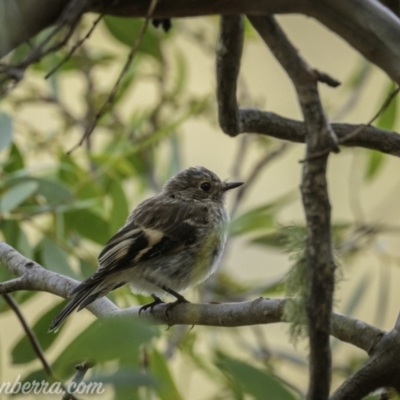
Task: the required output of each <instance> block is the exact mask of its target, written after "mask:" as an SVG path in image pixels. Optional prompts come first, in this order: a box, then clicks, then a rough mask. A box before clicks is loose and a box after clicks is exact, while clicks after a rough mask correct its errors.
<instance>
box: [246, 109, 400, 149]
mask: <svg viewBox="0 0 400 400" xmlns="http://www.w3.org/2000/svg"><path fill="white" fill-rule="evenodd" d="M239 115H240V122H241V128H242V132H241V133H245V132H246V133H258V134H261V135H267V136H272V137H275V138H277V139H282V140H288V141H291V142H297V143H304V142H305V140H306V132H307V130H306V125H305V123H304V122H302V121H296V120H293V119H290V118H285V117H281V116H280V115H277V114H274V113H271V112H267V111H260V110H256V109H249V108H247V109H246V108H242V109H240V114H239ZM363 126H365V125H355V124H339V123H333V124H331V127H332V129H333V130H334V131H335V133H336V135H337V137H338V139H339V141H340V140H341V139H343V138H345V137H346V136H348V135H349V134H351V133H352V132H354V131H356V130H358V129H360V128H361V127H363ZM341 145H343V146H348V147H355V146H357V147H364V148H366V149H372V150H378V151H381V152H382V153H386V154H390V155H392V156H396V157H400V135H399V134H398V133H396V132H390V131H386V130H384V129H379V128H375V127H373V126H369V127H366V129H365V130H363V131H361V132H359V133H358V134H357V135H356V136H353V137H352V138H350V139H348V140H346V141H345V142H343V143H341Z"/></svg>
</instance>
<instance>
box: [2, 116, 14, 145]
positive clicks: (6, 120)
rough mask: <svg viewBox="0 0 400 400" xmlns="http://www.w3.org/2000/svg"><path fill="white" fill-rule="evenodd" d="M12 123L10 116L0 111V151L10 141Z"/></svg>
mask: <svg viewBox="0 0 400 400" xmlns="http://www.w3.org/2000/svg"><path fill="white" fill-rule="evenodd" d="M12 134H13V124H12V120H11V118H10V116H9V115H8V114H6V113H4V112H0V151H2V150H3V149H5V148H6V147H7V146H8V145H9V144H10V143H11V142H12Z"/></svg>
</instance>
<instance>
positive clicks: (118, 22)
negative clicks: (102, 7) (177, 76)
mask: <svg viewBox="0 0 400 400" xmlns="http://www.w3.org/2000/svg"><path fill="white" fill-rule="evenodd" d="M103 20H104V23H105V25H106V27H107V29H108V31H109V32H110V33H111V35H112V36H114V38H115V39H117V40H118V41H119V42H121V43H123V44H125V45H127V46H128V47H132V46H133V44H134V43H135V41H136V38H137V37H138V34H139V31H140V29H141V27H142V25H143V20H141V19H138V18H125V17H112V16H106V17H104V19H103ZM138 52H139V53H144V54H148V55H150V56H152V57H154V58H156V59H158V60H160V59H161V57H162V56H161V49H160V40H159V38H158V37H157V35H156V33H155V31H154V30H150V29H147V30H146V32H145V33H144V35H143V38H142V42H141V44H140V46H139V49H138Z"/></svg>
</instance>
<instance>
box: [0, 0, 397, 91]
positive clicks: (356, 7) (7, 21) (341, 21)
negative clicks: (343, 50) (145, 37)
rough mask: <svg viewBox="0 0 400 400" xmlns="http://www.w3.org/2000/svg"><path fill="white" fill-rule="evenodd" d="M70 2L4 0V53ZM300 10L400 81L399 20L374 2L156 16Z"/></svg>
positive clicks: (104, 6) (112, 11)
mask: <svg viewBox="0 0 400 400" xmlns="http://www.w3.org/2000/svg"><path fill="white" fill-rule="evenodd" d="M67 3H68V0H57V1H46V6H44V5H43V0H30V1H25V0H15V1H13V2H8V1H7V0H1V1H0V15H1V16H2V23H0V38H1V39H0V57H3V56H4V55H6V54H7V53H8V52H10V51H11V50H12V49H14V48H15V47H16V46H18V45H19V44H21V43H23V42H26V41H28V40H29V39H31V38H32V37H33V36H34V35H35V34H37V33H38V32H40V31H41V30H43V29H45V28H46V27H48V26H50V25H52V24H53V23H54V21H55V20H56V19H57V17H59V15H60V14H61V12H62V9H63V8H64V7H65V5H66V4H67ZM148 7H149V1H148V0H137V1H134V2H132V1H129V0H121V1H118V2H109V1H106V0H91V1H87V5H86V11H87V12H97V13H104V14H105V15H119V16H125V17H127V16H130V17H145V16H146V15H147V12H148ZM288 13H301V14H304V15H307V16H311V17H313V18H315V19H316V20H318V21H319V22H321V23H322V24H323V25H325V26H326V27H327V28H328V29H331V30H332V31H334V32H335V33H336V34H338V35H339V36H340V37H342V38H343V39H344V40H346V41H347V42H349V44H350V45H351V46H352V47H354V48H355V49H356V50H357V51H359V52H360V53H361V54H362V55H364V57H365V58H367V59H368V60H369V61H371V62H372V63H374V64H375V65H377V66H379V67H380V68H382V69H383V70H384V71H385V72H386V73H387V74H388V75H389V76H390V77H391V78H392V79H393V80H394V81H395V82H397V83H399V82H400V67H399V66H400V49H399V46H397V44H398V43H399V41H400V20H399V19H398V18H397V16H396V15H395V14H394V13H392V12H391V11H390V10H389V9H388V8H386V7H385V6H383V5H382V4H380V3H378V2H377V1H374V0H355V1H350V2H349V1H347V0H318V1H317V0H314V1H308V0H298V1H290V0H269V1H261V0H246V1H244V0H242V1H233V0H222V1H218V2H215V1H212V0H206V1H202V2H198V1H197V0H170V1H165V0H164V1H160V2H159V4H158V5H157V7H156V9H155V10H154V13H153V16H154V17H155V18H157V19H165V18H180V17H194V16H201V15H203V16H204V15H212V14H221V15H238V14H247V15H267V14H288Z"/></svg>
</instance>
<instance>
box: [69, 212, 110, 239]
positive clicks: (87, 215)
mask: <svg viewBox="0 0 400 400" xmlns="http://www.w3.org/2000/svg"><path fill="white" fill-rule="evenodd" d="M65 225H66V226H67V228H70V229H71V228H72V229H74V230H75V231H76V232H78V233H79V234H80V235H81V236H83V237H84V238H86V239H90V240H92V241H93V242H95V243H98V244H101V245H104V244H105V243H106V242H107V241H108V239H110V236H111V234H110V228H109V225H108V224H107V222H106V221H105V220H104V219H103V218H101V217H100V216H99V215H97V214H95V213H93V212H92V211H89V210H74V211H68V212H66V213H65Z"/></svg>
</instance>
